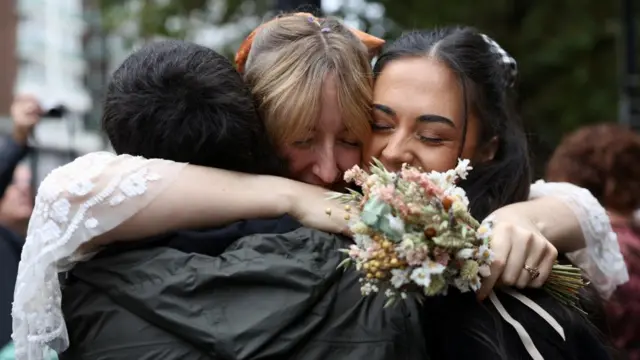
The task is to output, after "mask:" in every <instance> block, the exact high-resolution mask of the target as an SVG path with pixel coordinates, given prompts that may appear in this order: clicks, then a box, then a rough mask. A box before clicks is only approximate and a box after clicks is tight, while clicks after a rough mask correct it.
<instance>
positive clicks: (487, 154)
mask: <svg viewBox="0 0 640 360" xmlns="http://www.w3.org/2000/svg"><path fill="white" fill-rule="evenodd" d="M498 146H499V141H498V137H497V136H494V137H492V138H491V140H489V142H488V143H487V144H485V145H483V146H482V148H481V149H480V151H479V152H478V161H479V162H487V161H491V160H493V158H494V157H495V156H496V152H498Z"/></svg>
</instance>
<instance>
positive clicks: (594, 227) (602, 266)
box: [530, 180, 629, 299]
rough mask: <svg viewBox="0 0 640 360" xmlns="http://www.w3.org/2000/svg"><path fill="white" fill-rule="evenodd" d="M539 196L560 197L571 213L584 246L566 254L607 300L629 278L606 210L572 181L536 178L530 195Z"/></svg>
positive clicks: (532, 196)
mask: <svg viewBox="0 0 640 360" xmlns="http://www.w3.org/2000/svg"><path fill="white" fill-rule="evenodd" d="M543 196H553V197H556V198H559V199H561V200H562V201H564V202H565V203H566V204H567V206H569V207H570V208H571V210H572V211H573V212H574V213H575V215H576V217H577V218H578V221H579V222H580V227H581V229H582V233H583V234H584V238H585V245H586V246H585V248H584V249H581V250H577V251H574V252H571V253H568V254H567V257H569V259H570V260H571V261H572V262H573V263H574V264H575V265H576V266H579V267H580V268H582V269H583V270H584V271H585V273H586V275H587V276H588V277H589V279H590V280H591V283H592V284H593V286H594V287H595V288H596V289H597V290H598V292H599V293H600V295H601V296H602V297H603V298H605V299H608V298H609V297H610V296H611V294H612V293H613V291H614V290H615V289H616V287H617V286H618V285H621V284H624V283H626V282H627V281H629V274H628V272H627V267H626V265H625V263H624V258H623V257H622V253H621V252H620V246H619V244H618V237H617V235H616V233H615V232H614V231H613V229H612V228H611V221H610V219H609V216H608V215H607V212H606V211H605V209H604V208H603V207H602V205H600V203H599V202H598V200H596V198H595V197H593V195H591V193H590V192H589V191H588V190H586V189H583V188H581V187H578V186H575V185H573V184H568V183H546V182H544V181H542V180H540V181H538V182H536V183H535V184H533V185H532V186H531V195H530V198H531V199H535V198H539V197H543Z"/></svg>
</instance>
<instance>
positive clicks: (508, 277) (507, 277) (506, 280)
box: [502, 274, 516, 286]
mask: <svg viewBox="0 0 640 360" xmlns="http://www.w3.org/2000/svg"><path fill="white" fill-rule="evenodd" d="M502 283H503V284H504V285H507V286H513V285H515V284H516V278H515V276H513V275H512V274H504V275H502Z"/></svg>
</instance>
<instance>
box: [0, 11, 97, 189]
mask: <svg viewBox="0 0 640 360" xmlns="http://www.w3.org/2000/svg"><path fill="white" fill-rule="evenodd" d="M97 5H98V3H97V0H2V1H0V69H1V70H0V133H5V134H6V133H8V132H9V131H10V130H11V126H12V124H11V120H10V118H9V111H10V106H11V102H12V99H13V97H14V95H16V94H31V95H34V96H36V97H37V98H38V99H39V100H40V102H41V105H42V106H43V107H45V108H46V107H53V106H58V105H63V106H65V107H66V108H67V109H69V115H68V116H67V117H65V118H64V119H48V118H45V119H43V120H42V121H41V123H40V124H39V125H38V126H37V127H36V129H35V131H34V136H33V143H32V145H33V146H34V148H35V149H34V151H33V152H32V155H31V157H30V160H29V161H30V162H31V163H32V165H33V167H34V169H33V170H34V171H36V174H35V177H38V178H41V177H42V176H44V174H46V173H47V172H48V171H50V170H51V169H53V168H55V167H56V166H58V165H61V164H63V163H65V162H67V161H69V160H70V159H71V158H73V157H75V156H76V155H79V154H83V153H86V152H90V151H95V150H100V149H103V148H104V147H105V144H104V141H103V139H102V138H101V137H100V135H99V133H98V132H97V129H96V126H86V125H87V122H89V123H91V122H92V121H93V122H96V119H97V115H96V114H95V112H96V108H97V107H96V106H94V104H96V103H99V98H100V97H101V90H102V88H103V81H102V78H103V77H104V76H103V73H104V71H102V68H103V66H102V65H101V63H102V62H103V59H104V57H105V54H104V53H103V52H99V53H96V52H95V51H94V50H92V49H95V43H96V41H95V37H96V33H97V34H98V35H101V33H100V32H99V31H98V32H96V28H97V29H98V30H99V29H100V23H99V21H96V18H99V13H97V14H96V12H97V11H98V9H99V8H98V6H97ZM88 54H90V56H88ZM96 63H97V64H96ZM96 72H98V73H99V75H96ZM98 116H99V115H98ZM87 120H89V121H87Z"/></svg>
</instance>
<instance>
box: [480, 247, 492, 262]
mask: <svg viewBox="0 0 640 360" xmlns="http://www.w3.org/2000/svg"><path fill="white" fill-rule="evenodd" d="M493 258H494V254H493V251H492V250H491V249H490V248H489V246H487V245H480V246H479V247H478V255H477V257H476V259H477V260H478V261H479V262H480V263H483V264H491V263H492V262H493Z"/></svg>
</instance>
